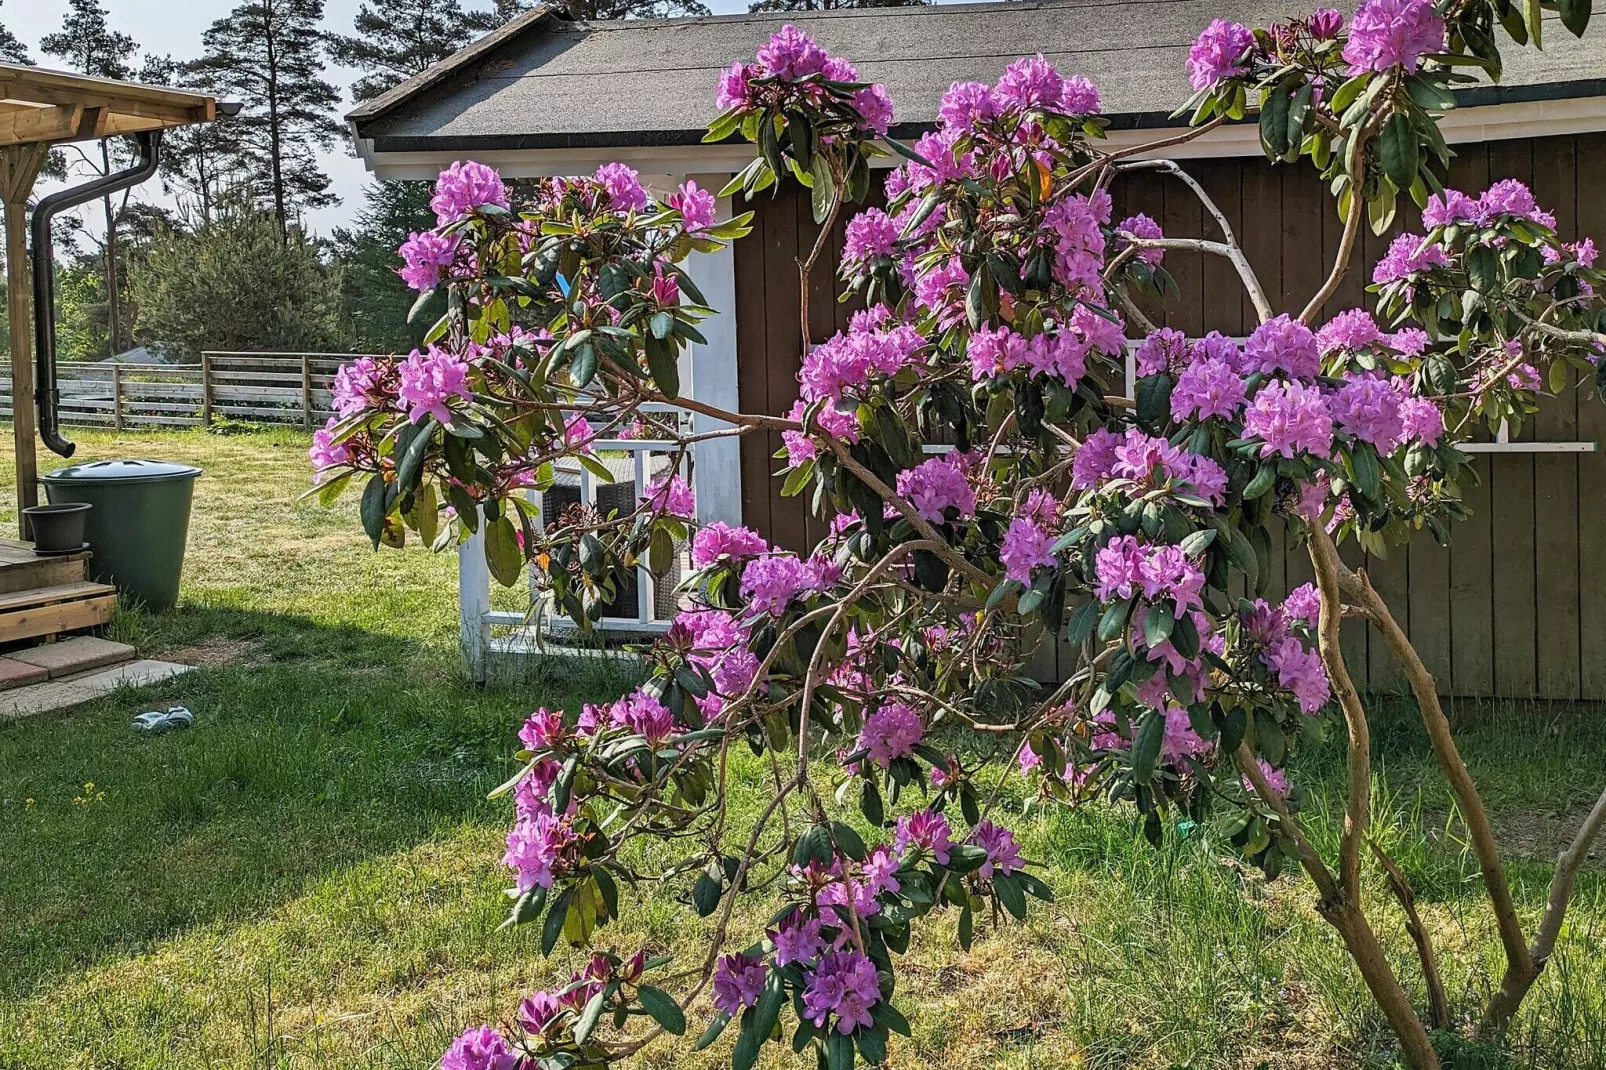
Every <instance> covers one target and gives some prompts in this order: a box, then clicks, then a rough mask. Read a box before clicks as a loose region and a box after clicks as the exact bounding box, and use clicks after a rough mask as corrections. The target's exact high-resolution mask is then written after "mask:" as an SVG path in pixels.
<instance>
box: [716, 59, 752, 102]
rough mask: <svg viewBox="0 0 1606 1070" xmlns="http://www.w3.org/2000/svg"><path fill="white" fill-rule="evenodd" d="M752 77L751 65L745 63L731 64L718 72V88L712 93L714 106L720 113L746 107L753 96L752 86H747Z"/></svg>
mask: <svg viewBox="0 0 1606 1070" xmlns="http://www.w3.org/2000/svg"><path fill="white" fill-rule="evenodd" d="M753 76H754V71H753V65H752V64H746V63H733V64H731V65H730V66H729V67H728V68H726V69H725V70H722V71H720V72H719V86H718V87H717V89H716V90H715V92H714V104H715V105H716V106H717V107H718V108H719V109H720V110H721V111H725V110H728V109H730V108H745V107H747V104H748V101H749V100H751V98H752V94H753V89H752V86H751V85H750V84H749V83H750V81H751V80H752V78H753Z"/></svg>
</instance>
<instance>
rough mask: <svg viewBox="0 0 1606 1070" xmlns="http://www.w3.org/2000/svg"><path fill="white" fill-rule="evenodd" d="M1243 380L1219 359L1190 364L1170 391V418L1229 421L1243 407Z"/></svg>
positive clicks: (1209, 358) (1230, 366)
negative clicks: (1219, 418) (1221, 419)
mask: <svg viewBox="0 0 1606 1070" xmlns="http://www.w3.org/2000/svg"><path fill="white" fill-rule="evenodd" d="M1244 389H1245V388H1244V381H1243V379H1242V378H1241V377H1240V376H1239V375H1238V373H1237V372H1236V371H1234V370H1233V367H1232V365H1230V364H1228V363H1227V362H1226V361H1225V360H1222V359H1221V358H1219V357H1206V358H1205V359H1203V360H1195V361H1193V362H1191V363H1190V364H1189V365H1188V366H1187V368H1186V369H1184V370H1183V372H1182V374H1181V375H1179V376H1178V377H1177V381H1176V385H1175V386H1174V387H1173V388H1172V390H1171V418H1172V419H1173V420H1176V421H1178V422H1181V421H1183V420H1193V419H1198V420H1207V419H1209V418H1210V417H1212V416H1219V417H1221V418H1223V419H1228V420H1230V419H1232V418H1233V417H1234V416H1236V415H1237V414H1238V410H1239V409H1241V408H1243V407H1244Z"/></svg>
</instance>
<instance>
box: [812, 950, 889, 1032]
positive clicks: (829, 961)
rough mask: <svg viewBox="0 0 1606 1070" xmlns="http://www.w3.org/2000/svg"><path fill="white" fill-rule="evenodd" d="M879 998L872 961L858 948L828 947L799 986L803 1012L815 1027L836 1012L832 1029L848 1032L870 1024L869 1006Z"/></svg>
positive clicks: (821, 1025) (877, 983)
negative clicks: (838, 949) (804, 986)
mask: <svg viewBox="0 0 1606 1070" xmlns="http://www.w3.org/2000/svg"><path fill="white" fill-rule="evenodd" d="M879 1002H881V987H880V982H879V981H878V980H877V979H876V970H875V963H873V962H871V961H870V960H869V959H867V958H865V957H864V955H862V954H860V953H859V952H858V951H855V950H852V949H849V950H846V951H828V952H826V953H825V954H824V955H822V956H820V963H819V965H818V966H816V967H815V968H814V970H813V972H812V973H811V974H809V982H808V986H807V987H806V988H804V990H803V1015H804V1017H806V1018H808V1019H809V1021H811V1022H813V1023H814V1025H815V1027H816V1028H820V1029H823V1028H824V1027H825V1023H826V1021H827V1019H829V1018H830V1017H831V1015H833V1014H834V1015H836V1031H837V1032H839V1033H844V1034H846V1033H851V1032H853V1031H854V1030H855V1029H857V1028H859V1027H860V1026H868V1025H870V1024H871V1022H872V1019H871V1017H870V1009H871V1008H872V1007H874V1006H875V1005H876V1004H877V1003H879Z"/></svg>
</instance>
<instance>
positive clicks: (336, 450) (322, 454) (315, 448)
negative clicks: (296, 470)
mask: <svg viewBox="0 0 1606 1070" xmlns="http://www.w3.org/2000/svg"><path fill="white" fill-rule="evenodd" d="M338 422H339V420H338V419H337V418H336V417H333V416H331V417H330V418H329V422H328V423H327V424H326V425H325V426H323V427H321V428H319V429H318V430H316V431H314V432H313V433H312V446H311V448H310V449H308V450H307V459H308V460H309V461H311V462H312V468H313V472H314V478H315V481H316V482H320V483H321V482H323V480H324V478H325V476H326V473H327V471H328V470H329V469H331V468H335V467H338V466H340V465H343V464H350V463H351V451H350V450H349V449H347V448H346V445H345V443H336V442H334V441H333V438H334V435H333V433H332V429H333V428H334V426H335V424H337V423H338Z"/></svg>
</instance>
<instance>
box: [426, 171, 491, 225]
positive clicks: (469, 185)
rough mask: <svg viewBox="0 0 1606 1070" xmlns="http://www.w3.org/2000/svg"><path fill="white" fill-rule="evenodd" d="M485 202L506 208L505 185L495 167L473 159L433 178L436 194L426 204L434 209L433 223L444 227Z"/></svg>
mask: <svg viewBox="0 0 1606 1070" xmlns="http://www.w3.org/2000/svg"><path fill="white" fill-rule="evenodd" d="M488 204H493V205H496V206H497V207H498V208H506V207H507V206H508V202H507V187H506V186H504V185H503V184H502V176H501V175H499V174H497V173H496V170H495V168H491V167H487V166H485V165H484V164H482V163H475V162H474V161H473V160H467V161H465V160H459V161H457V162H456V163H454V164H452V166H450V167H448V168H447V169H446V170H444V171H442V172H441V173H440V177H439V178H438V179H436V180H435V194H434V196H432V197H430V199H429V206H430V208H432V209H433V210H434V212H435V225H436V226H440V227H444V226H445V225H446V224H448V223H452V222H455V221H457V220H459V219H462V218H463V217H464V216H466V215H469V214H470V213H472V212H475V211H478V210H479V209H481V208H483V207H485V206H486V205H488Z"/></svg>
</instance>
